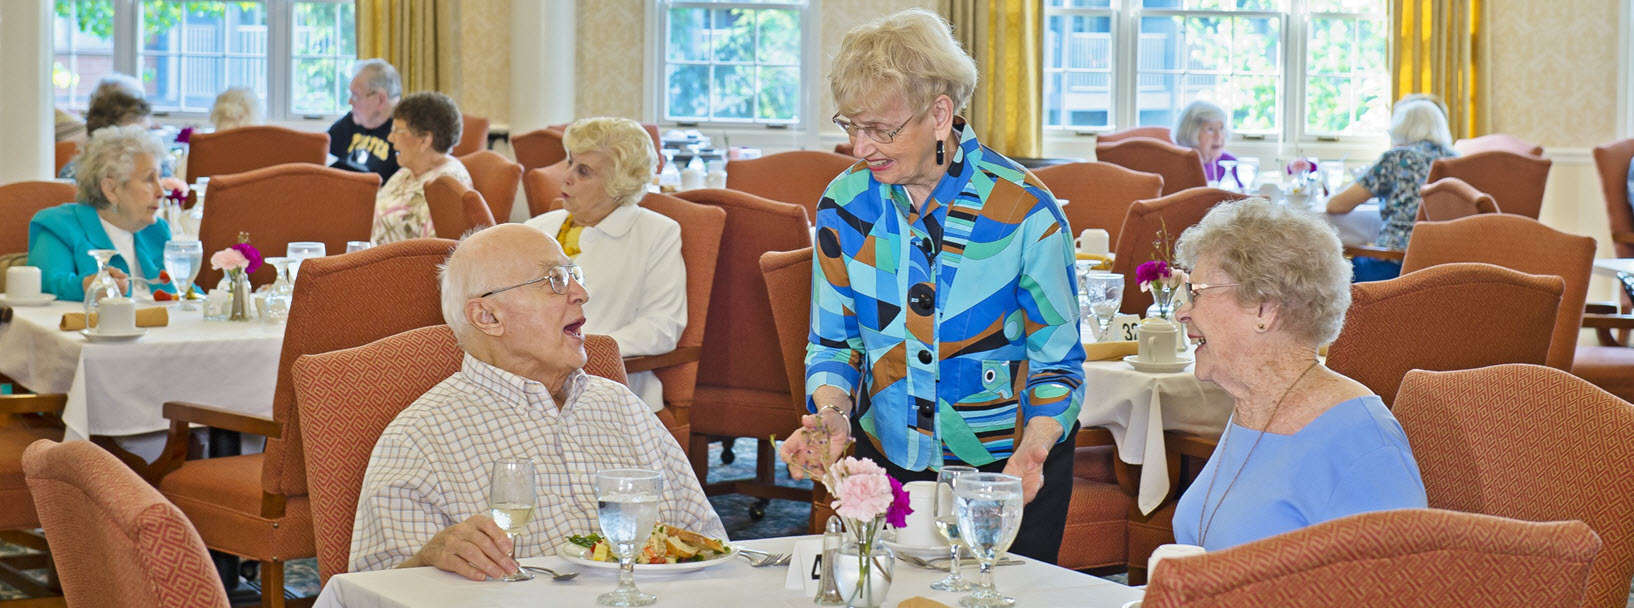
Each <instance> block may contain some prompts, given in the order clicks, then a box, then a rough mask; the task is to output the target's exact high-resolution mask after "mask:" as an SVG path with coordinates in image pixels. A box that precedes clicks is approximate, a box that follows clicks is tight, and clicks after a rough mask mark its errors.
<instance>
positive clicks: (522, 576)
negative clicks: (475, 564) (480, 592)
mask: <svg viewBox="0 0 1634 608" xmlns="http://www.w3.org/2000/svg"><path fill="white" fill-rule="evenodd" d="M534 483H535V479H534V474H533V461H532V460H528V459H526V458H507V459H504V460H500V461H499V462H496V463H494V468H493V471H492V472H491V473H490V474H489V477H488V509H489V514H490V515H491V516H492V517H493V518H494V525H496V526H499V529H501V530H504V531H505V536H506V537H507V538H510V539H511V558H512V559H515V558H516V538H517V537H518V536H520V535H521V534H522V531H523V530H525V529H527V526H528V520H529V519H532V518H533V506H534V504H536V502H537V498H538V497H537V494H536V490H535V485H534ZM501 580H505V581H512V582H514V581H527V580H533V575H532V574H528V571H527V570H523V569H522V568H520V567H518V568H517V569H516V572H512V573H510V574H507V575H505V578H503V579H501Z"/></svg>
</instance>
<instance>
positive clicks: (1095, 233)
mask: <svg viewBox="0 0 1634 608" xmlns="http://www.w3.org/2000/svg"><path fill="white" fill-rule="evenodd" d="M1073 245H1074V246H1075V247H1077V248H1078V253H1082V254H1088V255H1106V254H1107V253H1109V252H1110V249H1109V247H1110V246H1111V235H1110V234H1108V233H1107V231H1105V230H1101V229H1100V228H1087V229H1085V230H1084V231H1083V232H1080V233H1078V238H1077V239H1076V240H1074V241H1073Z"/></svg>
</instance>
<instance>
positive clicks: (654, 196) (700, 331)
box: [624, 192, 726, 450]
mask: <svg viewBox="0 0 1634 608" xmlns="http://www.w3.org/2000/svg"><path fill="white" fill-rule="evenodd" d="M641 206H642V207H646V208H648V209H651V210H653V211H655V212H658V213H660V214H663V215H664V217H667V218H669V219H672V220H675V223H677V224H680V225H681V260H682V262H683V263H685V265H686V275H687V276H686V290H687V324H686V327H684V328H682V329H681V337H680V338H679V339H677V340H676V342H675V350H672V351H670V352H667V353H664V354H660V355H650V356H645V357H633V356H632V357H626V358H625V359H624V368H625V371H627V372H630V373H635V372H644V371H651V372H652V373H653V374H654V375H656V376H658V381H659V382H661V383H663V385H664V409H663V410H660V411H659V412H658V418H659V419H661V420H663V421H664V426H665V427H666V428H668V429H669V430H670V432H671V433H674V434H675V440H676V441H678V442H680V444H681V449H683V450H685V449H687V447H688V446H690V445H692V425H691V420H692V403H693V401H694V399H695V398H696V392H697V391H696V389H697V385H698V361H699V360H700V359H701V358H702V355H703V345H704V335H705V329H707V328H708V327H709V306H710V303H711V302H712V301H713V300H712V293H713V291H714V289H715V267H716V264H717V263H718V261H719V260H720V251H721V232H722V231H724V230H725V229H726V211H725V210H723V209H721V208H720V207H716V206H712V205H700V204H698V203H693V202H689V201H686V200H682V199H679V198H675V197H673V196H670V195H668V194H659V193H656V192H652V193H648V194H647V195H646V196H645V197H643V198H642V199H641Z"/></svg>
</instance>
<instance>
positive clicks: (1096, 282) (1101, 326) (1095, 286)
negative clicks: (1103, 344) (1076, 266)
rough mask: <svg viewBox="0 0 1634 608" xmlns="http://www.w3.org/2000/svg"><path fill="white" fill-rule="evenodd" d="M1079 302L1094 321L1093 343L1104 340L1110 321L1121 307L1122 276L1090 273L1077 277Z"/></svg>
mask: <svg viewBox="0 0 1634 608" xmlns="http://www.w3.org/2000/svg"><path fill="white" fill-rule="evenodd" d="M1078 293H1079V297H1080V301H1081V302H1082V303H1083V305H1085V306H1087V307H1088V309H1089V314H1090V316H1091V317H1092V318H1093V319H1094V320H1095V327H1094V328H1093V329H1094V331H1095V341H1096V342H1100V341H1102V340H1105V339H1106V332H1107V330H1108V329H1110V328H1111V325H1112V320H1113V319H1115V318H1117V316H1118V309H1119V308H1121V307H1122V306H1123V275H1121V274H1118V273H1114V272H1102V271H1091V272H1086V273H1084V274H1083V275H1080V276H1079V277H1078Z"/></svg>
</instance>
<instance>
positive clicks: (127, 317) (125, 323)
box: [96, 298, 136, 334]
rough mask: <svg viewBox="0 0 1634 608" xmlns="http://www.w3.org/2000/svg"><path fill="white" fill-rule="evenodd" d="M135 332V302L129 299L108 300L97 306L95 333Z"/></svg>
mask: <svg viewBox="0 0 1634 608" xmlns="http://www.w3.org/2000/svg"><path fill="white" fill-rule="evenodd" d="M135 330H136V302H135V301H133V300H131V299H130V298H108V299H106V300H103V301H102V303H101V304H99V305H98V306H97V323H96V333H99V334H106V333H129V332H132V331H135Z"/></svg>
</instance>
